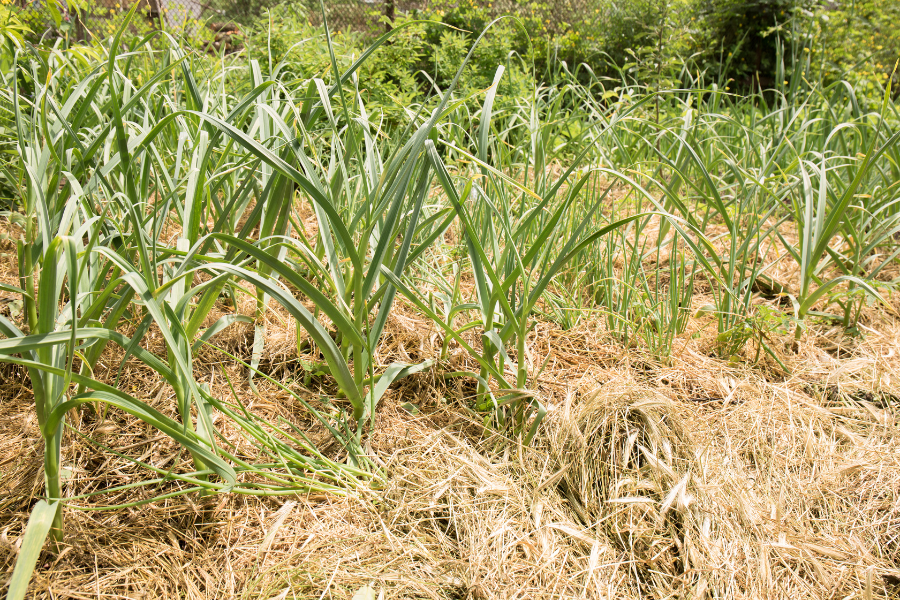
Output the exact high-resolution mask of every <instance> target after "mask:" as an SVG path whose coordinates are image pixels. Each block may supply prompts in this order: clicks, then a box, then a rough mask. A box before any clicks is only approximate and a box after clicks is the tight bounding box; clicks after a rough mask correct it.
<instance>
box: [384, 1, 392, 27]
mask: <svg viewBox="0 0 900 600" xmlns="http://www.w3.org/2000/svg"><path fill="white" fill-rule="evenodd" d="M384 16H385V17H387V23H385V25H384V28H385V30H387V31H390V30H391V23H393V22H394V0H384Z"/></svg>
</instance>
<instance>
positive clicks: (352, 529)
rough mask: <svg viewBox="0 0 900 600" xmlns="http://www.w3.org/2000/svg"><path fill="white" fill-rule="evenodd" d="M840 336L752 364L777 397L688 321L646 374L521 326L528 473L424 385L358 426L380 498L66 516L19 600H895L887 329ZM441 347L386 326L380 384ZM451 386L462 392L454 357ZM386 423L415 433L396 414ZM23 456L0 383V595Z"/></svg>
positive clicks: (20, 518) (165, 505) (84, 458)
mask: <svg viewBox="0 0 900 600" xmlns="http://www.w3.org/2000/svg"><path fill="white" fill-rule="evenodd" d="M698 302H699V300H698ZM238 308H241V307H238ZM863 329H864V337H863V338H861V339H855V340H848V339H845V338H841V337H839V335H840V332H836V331H831V330H824V329H823V330H820V331H816V330H813V331H810V332H809V334H808V335H807V336H806V337H805V338H804V341H803V343H802V344H800V345H799V347H797V348H791V347H790V344H789V343H788V341H787V340H773V345H774V347H775V348H777V349H778V352H779V354H780V357H781V359H782V362H783V363H784V364H785V365H786V366H787V367H788V368H789V371H790V374H786V373H785V372H783V371H782V370H781V368H780V367H779V366H777V365H775V364H774V362H773V361H771V360H763V361H762V362H761V363H760V364H758V365H755V366H754V365H750V364H749V363H730V362H727V361H723V360H720V359H717V358H713V357H712V356H711V355H710V352H709V348H710V344H711V340H712V337H713V336H714V333H713V332H711V330H710V329H709V328H705V329H704V328H703V323H702V322H699V321H698V322H692V323H691V326H690V327H689V329H688V332H687V333H686V334H685V335H684V336H682V337H681V338H679V339H678V340H676V343H675V347H674V348H675V349H674V352H673V355H672V357H671V360H668V361H666V362H665V363H659V362H656V361H654V360H652V359H650V358H648V357H647V355H646V353H642V351H641V349H640V348H632V349H628V350H626V349H624V348H622V347H621V346H620V345H618V344H616V343H614V342H613V341H612V340H610V339H609V338H608V337H607V336H606V334H605V333H604V331H603V329H602V327H600V326H598V325H597V324H596V323H594V322H592V321H590V320H588V321H586V322H584V323H582V324H581V325H579V326H578V327H576V328H574V329H571V330H568V331H564V330H561V329H559V328H558V327H557V326H555V325H553V324H551V323H541V324H540V325H539V327H537V328H536V330H535V332H534V333H533V334H532V336H531V337H530V338H529V352H530V355H531V356H530V358H531V359H532V361H533V363H534V364H537V365H540V364H545V359H547V357H548V355H549V360H546V365H547V368H546V370H545V371H544V372H543V373H542V374H541V377H540V379H539V381H538V386H537V387H538V392H539V394H540V395H541V397H542V399H543V400H544V401H545V403H546V404H547V405H548V406H550V407H551V410H550V412H549V414H548V416H547V419H546V421H545V423H544V425H543V427H542V428H541V430H540V433H539V435H538V437H537V438H536V439H535V440H534V442H533V443H532V444H531V446H530V447H523V446H521V445H520V444H518V443H517V442H516V441H515V440H511V439H507V438H505V437H503V436H502V435H501V434H499V433H496V432H493V431H492V430H491V429H489V428H485V427H483V425H482V424H481V423H480V422H478V421H477V419H476V417H475V415H473V413H471V412H470V411H469V410H468V409H467V408H466V405H467V402H468V400H469V399H470V398H469V395H470V394H471V393H472V391H473V390H472V388H471V387H469V386H468V385H467V384H466V383H465V382H462V381H459V380H456V381H442V380H441V379H440V377H438V372H437V371H435V372H432V373H423V374H420V375H417V376H415V377H413V378H411V379H409V380H404V381H403V382H402V383H400V384H399V385H397V386H395V387H396V389H394V390H392V391H391V392H390V393H389V395H388V397H387V398H386V399H385V400H384V402H383V404H382V405H381V407H380V408H379V411H378V414H377V420H376V427H375V432H374V434H373V436H372V437H371V439H370V440H369V442H368V443H369V447H370V449H371V453H372V455H373V456H374V457H376V461H377V462H379V463H380V464H381V465H382V467H383V469H384V472H385V473H386V483H385V486H384V487H383V489H379V490H374V491H368V492H367V491H361V492H359V493H357V494H351V495H348V496H346V497H339V496H300V497H290V498H276V499H259V498H250V497H235V496H223V497H213V498H210V499H198V498H193V497H180V498H175V499H171V500H166V501H158V502H155V503H153V504H149V505H142V506H137V507H133V508H124V509H118V510H112V511H91V510H74V509H70V510H67V512H66V518H67V527H68V530H67V538H66V546H65V548H64V549H63V550H62V552H60V553H59V554H57V555H52V554H49V553H47V554H45V555H44V556H43V557H42V559H41V562H40V564H39V569H38V572H37V573H36V576H35V580H34V584H33V590H34V597H35V598H41V599H45V598H46V599H54V600H57V599H64V598H72V599H88V598H90V599H94V598H132V599H149V598H206V599H243V598H261V599H264V600H266V599H282V600H284V599H294V598H303V599H307V598H309V599H317V600H321V599H324V598H335V599H337V598H347V599H350V598H353V597H354V594H357V593H358V592H359V590H360V589H361V588H364V586H369V587H368V589H369V590H371V591H372V592H373V594H372V595H364V594H357V596H356V597H357V598H368V597H372V598H378V597H383V598H422V599H426V598H428V599H431V598H434V599H453V598H460V599H461V598H472V599H498V600H499V599H504V600H512V599H517V598H521V599H526V598H528V599H530V598H548V599H549V598H608V599H613V598H616V599H618V598H635V599H638V598H641V599H643V598H659V599H663V598H693V599H698V600H699V599H702V598H710V599H711V598H729V599H730V598H733V599H740V598H785V599H790V600H799V599H801V598H835V599H838V598H860V599H869V598H891V597H898V596H900V441H898V440H900V436H898V435H897V433H898V432H897V418H898V408H900V388H898V385H900V320H897V319H895V318H894V317H893V316H891V314H890V313H889V312H887V311H883V310H874V309H871V310H868V311H867V312H866V314H865V315H864V319H863ZM697 333H699V335H694V334H697ZM267 335H268V338H269V339H268V341H267V354H266V356H264V357H263V361H262V365H263V368H265V369H267V370H268V371H269V372H270V373H272V374H273V376H276V377H279V378H282V379H283V380H284V381H285V382H288V383H290V385H291V386H293V387H294V388H295V389H296V390H297V392H298V393H300V394H301V395H303V396H304V397H305V398H307V399H308V400H309V401H311V402H315V400H316V398H317V397H318V395H319V393H320V392H326V393H328V392H329V391H330V388H329V383H328V381H327V380H324V379H322V378H313V380H312V381H311V382H310V383H309V385H308V386H307V387H303V386H301V385H300V384H299V383H298V380H300V379H301V378H300V377H298V374H297V371H296V367H295V365H296V362H297V360H296V359H297V356H296V344H295V332H294V330H293V324H292V323H290V320H289V319H286V318H285V317H284V315H282V314H279V312H278V311H277V309H274V308H273V310H272V311H271V313H270V314H269V315H268V316H267ZM252 336H253V331H252V327H249V326H235V327H233V328H231V329H229V330H227V331H226V332H225V333H223V334H222V335H221V336H220V337H219V338H218V339H217V343H219V344H220V345H221V346H222V347H224V348H226V349H227V350H228V351H229V352H232V353H234V354H236V355H238V356H241V357H242V358H244V359H246V358H248V357H249V352H250V347H251V346H252ZM149 343H150V344H151V345H152V344H153V343H155V342H154V341H153V339H152V336H151V337H150V338H149ZM439 347H440V339H439V338H438V337H437V336H436V335H435V331H434V329H433V328H432V327H429V325H428V324H427V323H426V322H425V321H423V320H421V319H419V318H418V317H417V316H416V315H415V314H414V313H412V312H410V311H408V310H399V311H398V312H397V314H396V315H394V316H392V319H391V321H390V323H389V326H388V330H387V332H386V335H385V343H384V346H383V347H382V349H381V351H380V356H379V361H380V362H382V363H383V362H387V361H389V360H393V359H402V360H416V359H421V358H425V357H427V356H432V355H434V354H435V353H436V352H437V349H438V348H439ZM160 348H161V347H160ZM160 348H154V349H155V350H157V351H159V350H160ZM204 352H206V354H202V355H201V357H200V358H201V360H198V365H199V366H198V369H199V371H198V373H197V378H198V380H199V381H202V382H204V383H208V384H209V385H210V386H211V389H212V390H213V391H214V392H215V393H217V394H220V395H221V396H222V397H227V396H228V395H229V394H230V388H229V386H228V384H227V381H226V379H225V377H224V374H223V371H222V368H224V369H225V371H224V372H225V373H227V374H228V377H229V378H230V379H231V381H232V382H236V386H237V389H238V393H239V395H240V397H241V400H242V401H243V402H245V403H246V404H247V405H248V406H249V407H250V408H251V409H252V410H254V411H255V412H257V413H258V414H261V415H265V416H267V417H269V418H275V417H281V418H284V419H287V420H290V421H291V422H293V423H295V424H297V425H298V426H301V427H304V428H306V429H307V430H308V431H309V432H310V436H311V437H312V438H313V439H315V440H317V441H320V442H321V447H322V448H323V449H325V450H326V451H333V452H338V451H339V449H336V448H330V447H329V445H328V441H327V435H326V434H325V433H324V432H323V431H321V430H320V428H317V426H316V425H315V424H314V423H313V421H312V420H311V419H310V418H309V415H308V414H306V413H305V411H304V409H303V407H302V406H301V405H299V403H297V402H296V401H295V400H294V399H293V398H292V397H291V396H290V395H289V394H286V393H284V392H283V391H281V390H279V389H278V388H277V387H275V386H272V385H269V384H267V383H265V382H264V381H259V383H258V384H257V385H258V389H259V394H258V395H257V394H255V393H253V391H252V390H251V389H250V387H249V386H248V385H247V384H246V381H245V379H246V374H245V373H243V372H242V371H241V370H240V369H238V368H236V367H235V366H234V365H233V364H231V362H229V361H227V360H224V359H223V357H222V355H220V354H217V353H215V352H214V351H212V350H204ZM117 358H120V355H117V354H116V353H115V352H114V351H113V350H110V351H109V356H105V357H104V359H103V360H101V365H100V368H99V369H98V372H97V376H98V377H100V378H113V377H114V376H115V373H116V371H117V368H118V360H117ZM450 360H451V362H453V363H454V365H453V367H454V368H460V367H465V365H464V364H461V363H464V362H465V361H466V358H465V357H462V356H460V355H459V354H458V353H453V352H451V359H450ZM457 363H459V364H457ZM104 369H106V370H105V371H104ZM120 385H123V386H128V389H129V390H134V391H135V393H139V395H140V396H141V397H142V398H145V399H146V400H147V401H148V402H151V403H152V404H154V405H155V406H157V407H159V408H160V409H161V410H162V409H165V410H170V409H171V406H170V405H171V402H170V398H169V397H168V396H167V389H166V388H165V387H164V386H162V385H161V383H160V382H159V381H157V380H156V379H154V374H153V373H151V372H148V371H147V370H146V369H141V368H139V365H137V364H133V363H132V362H131V361H129V362H126V368H125V369H124V370H123V374H122V377H121V379H120ZM410 402H411V403H414V404H416V405H417V406H418V407H419V408H420V412H419V413H418V414H410V413H409V412H407V411H406V410H405V409H404V408H403V405H404V404H406V403H410ZM70 422H72V423H73V424H74V425H75V427H76V428H77V429H78V430H79V431H81V432H82V433H84V434H86V435H87V436H90V437H91V438H93V439H95V440H97V441H98V442H100V443H101V444H103V445H104V446H108V447H110V448H115V449H118V450H120V451H126V452H129V453H131V454H132V455H134V456H135V457H138V458H140V459H141V460H145V461H148V462H150V463H152V464H154V465H157V466H161V465H162V466H164V465H176V464H178V462H179V461H182V460H185V457H182V456H179V454H178V450H177V447H175V446H173V445H172V444H170V443H169V442H168V441H167V440H166V439H165V438H162V437H160V436H159V435H158V434H157V433H156V432H154V431H152V430H150V429H149V428H147V427H145V426H144V425H143V424H141V423H139V422H136V421H134V420H133V419H129V418H128V417H127V416H126V415H122V414H117V413H115V412H114V411H113V412H111V413H110V414H109V415H107V416H106V418H105V419H102V418H99V417H98V416H97V415H93V414H91V413H90V411H87V410H85V411H79V412H75V413H73V414H72V417H71V419H70ZM223 427H224V428H225V430H224V432H223V433H224V434H225V435H226V437H228V438H229V439H230V440H232V441H234V442H235V443H238V444H240V438H239V437H237V434H236V432H232V431H229V430H228V429H227V426H226V425H223ZM64 447H65V450H64V463H65V464H66V465H68V466H70V467H71V469H72V471H73V474H74V476H73V479H72V480H71V481H70V483H69V484H68V488H69V489H68V490H67V493H69V494H77V493H85V492H86V491H91V490H101V489H104V488H106V487H108V486H110V485H121V484H123V483H129V482H134V481H138V480H139V479H140V478H141V477H146V474H145V473H142V472H141V471H140V470H139V469H138V468H136V467H135V466H134V465H132V464H131V463H129V462H127V461H124V460H122V459H119V458H117V457H116V456H115V455H113V454H111V453H109V452H108V451H106V450H104V449H103V447H101V446H98V445H97V444H96V443H92V442H91V441H89V440H87V439H84V438H82V437H79V436H77V435H74V434H71V433H70V434H67V438H66V441H65V444H64ZM41 451H42V449H41V442H40V436H39V434H38V430H37V422H36V418H35V416H34V412H33V406H32V400H31V392H30V388H29V385H28V382H27V379H26V378H25V376H24V373H23V372H22V371H21V370H18V369H15V368H11V367H8V366H4V367H2V368H0V590H2V585H3V584H4V583H5V582H6V581H7V580H8V577H9V575H10V573H11V569H12V565H13V563H14V561H15V557H16V554H17V551H18V543H19V540H20V536H21V533H22V529H23V526H24V523H25V521H26V519H27V516H28V512H29V510H30V508H31V506H32V505H33V504H34V502H35V500H36V499H37V498H39V497H40V495H41V494H42V492H43V481H42V475H41V470H40V468H41V461H40V456H41ZM148 493H149V492H148V491H146V490H145V491H140V490H135V491H133V492H125V493H121V494H116V495H113V496H111V497H109V496H99V497H97V498H96V499H95V500H93V501H92V502H93V504H91V503H89V502H86V501H82V502H80V503H78V505H79V506H80V507H82V508H91V507H96V506H99V505H104V504H112V503H115V504H122V503H126V502H131V501H136V500H140V499H141V498H143V497H145V496H144V494H148Z"/></svg>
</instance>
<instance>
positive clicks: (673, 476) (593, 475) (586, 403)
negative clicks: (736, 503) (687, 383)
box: [543, 383, 709, 593]
mask: <svg viewBox="0 0 900 600" xmlns="http://www.w3.org/2000/svg"><path fill="white" fill-rule="evenodd" d="M573 398H574V396H573V395H571V394H570V395H569V397H568V398H567V400H566V402H565V404H564V406H563V407H562V410H561V411H560V413H559V414H558V415H556V416H555V418H553V419H551V420H550V423H549V425H548V428H547V434H546V435H545V437H544V440H543V443H544V444H545V445H546V446H547V451H548V455H549V456H550V458H551V461H552V462H553V464H554V468H555V469H556V470H557V472H558V473H560V479H559V483H558V487H559V491H560V493H561V495H562V496H563V497H564V498H566V499H567V500H568V502H569V504H570V505H571V506H572V508H573V509H574V511H575V513H576V514H577V515H578V517H579V518H580V520H581V521H582V524H583V525H584V526H585V527H587V528H589V529H591V530H593V531H594V533H595V535H597V536H598V537H602V538H605V539H607V540H608V541H609V542H610V543H611V545H612V546H613V547H615V548H617V549H618V550H619V551H622V552H627V553H628V555H629V556H630V557H631V559H632V566H631V568H630V569H629V570H630V571H631V575H632V578H633V583H634V584H636V587H637V588H638V589H636V590H635V591H637V592H639V593H640V592H641V591H644V592H646V591H647V590H648V589H652V588H655V589H671V588H672V587H673V586H672V580H673V579H681V580H683V581H684V582H685V583H694V584H695V583H696V581H690V580H691V579H696V577H688V574H689V572H690V571H691V570H692V567H695V566H697V565H699V564H701V563H705V562H706V560H705V558H704V557H702V556H701V554H702V553H703V550H702V548H701V546H700V541H699V540H700V538H701V537H703V536H707V535H708V529H709V522H708V520H707V522H706V525H705V526H704V517H703V514H702V512H701V510H700V508H699V503H698V500H697V495H696V494H697V492H696V491H695V490H694V487H695V486H694V479H695V474H696V473H697V472H698V470H699V469H698V463H697V459H696V456H695V453H694V451H693V444H692V441H691V438H690V436H689V435H688V432H687V428H686V427H685V424H684V420H683V418H682V416H681V415H680V414H679V412H678V410H677V408H676V405H675V404H674V403H673V402H672V401H671V400H669V399H668V398H667V397H666V396H664V395H662V394H661V393H659V392H656V391H654V390H652V389H650V388H645V387H641V386H639V385H637V384H633V383H626V384H619V383H616V384H612V385H607V386H605V387H603V388H601V389H600V390H597V391H595V392H592V393H590V394H588V395H587V396H586V397H585V398H583V399H582V400H581V401H580V402H579V403H578V404H577V405H575V404H574V402H573ZM642 588H644V589H643V590H642Z"/></svg>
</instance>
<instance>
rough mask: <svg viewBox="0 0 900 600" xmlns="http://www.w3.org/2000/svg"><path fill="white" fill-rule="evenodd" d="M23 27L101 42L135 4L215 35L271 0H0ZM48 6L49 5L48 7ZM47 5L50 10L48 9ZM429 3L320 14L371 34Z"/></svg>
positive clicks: (148, 18)
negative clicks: (402, 15) (12, 12)
mask: <svg viewBox="0 0 900 600" xmlns="http://www.w3.org/2000/svg"><path fill="white" fill-rule="evenodd" d="M0 2H2V3H3V4H6V5H7V6H8V7H9V8H11V9H12V10H13V11H14V12H15V13H16V15H17V16H18V18H19V19H20V20H21V21H23V22H24V23H25V24H26V25H28V26H29V28H30V29H31V31H32V32H33V33H34V34H35V37H44V38H47V37H54V36H59V35H69V36H74V37H75V38H77V39H79V40H89V39H92V38H101V39H102V38H104V37H107V36H109V35H110V34H112V33H113V32H115V31H116V29H117V28H118V27H119V26H120V25H121V22H122V19H123V18H124V17H125V15H126V14H127V13H128V11H129V10H130V9H131V8H132V7H134V5H135V4H137V5H138V6H137V10H136V16H135V18H134V19H133V20H132V23H131V28H132V30H133V32H134V33H143V32H145V31H146V32H149V31H150V30H151V29H154V28H158V27H160V26H161V25H164V26H165V28H166V29H167V30H169V31H172V32H175V33H188V34H196V33H198V31H200V29H201V28H207V29H208V30H210V32H212V34H213V35H215V36H217V37H218V36H220V35H224V34H227V33H229V32H232V31H235V30H238V29H239V28H240V26H241V25H246V24H248V23H250V22H252V21H253V20H255V19H258V18H260V17H261V16H262V15H264V14H265V11H266V9H267V8H268V7H269V6H272V5H274V4H276V3H278V2H277V0H0ZM48 3H49V7H48ZM460 3H465V4H466V5H468V6H473V5H475V6H478V7H479V8H481V9H483V10H484V11H485V12H486V13H487V14H489V15H490V16H491V17H496V16H500V15H518V16H527V17H538V18H539V19H540V21H541V22H543V23H546V24H548V31H549V32H551V33H561V32H563V31H565V30H569V29H573V28H577V27H578V26H579V25H582V24H584V23H585V20H586V19H588V18H590V16H592V15H590V13H591V12H593V11H589V10H587V8H588V5H589V4H591V0H548V1H546V2H525V1H522V0H494V1H491V0H457V1H456V2H454V1H449V2H448V1H447V0H439V6H440V8H441V9H444V10H449V9H452V8H453V7H454V6H455V5H457V4H460ZM292 4H293V5H295V6H296V7H297V9H298V10H302V11H304V12H305V14H307V15H308V18H309V20H310V22H311V24H313V25H321V24H322V10H321V5H320V4H319V1H318V0H293V1H292ZM52 7H55V9H53V8H52ZM433 7H434V3H433V2H429V0H324V8H325V15H326V16H327V18H328V22H329V26H330V27H331V29H332V30H335V31H346V30H354V31H358V32H363V33H370V34H375V33H378V32H380V31H384V30H385V28H386V27H388V26H389V25H388V23H389V22H390V21H393V19H394V18H396V17H397V16H399V15H401V14H409V13H416V12H418V11H428V10H429V9H430V8H433Z"/></svg>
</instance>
